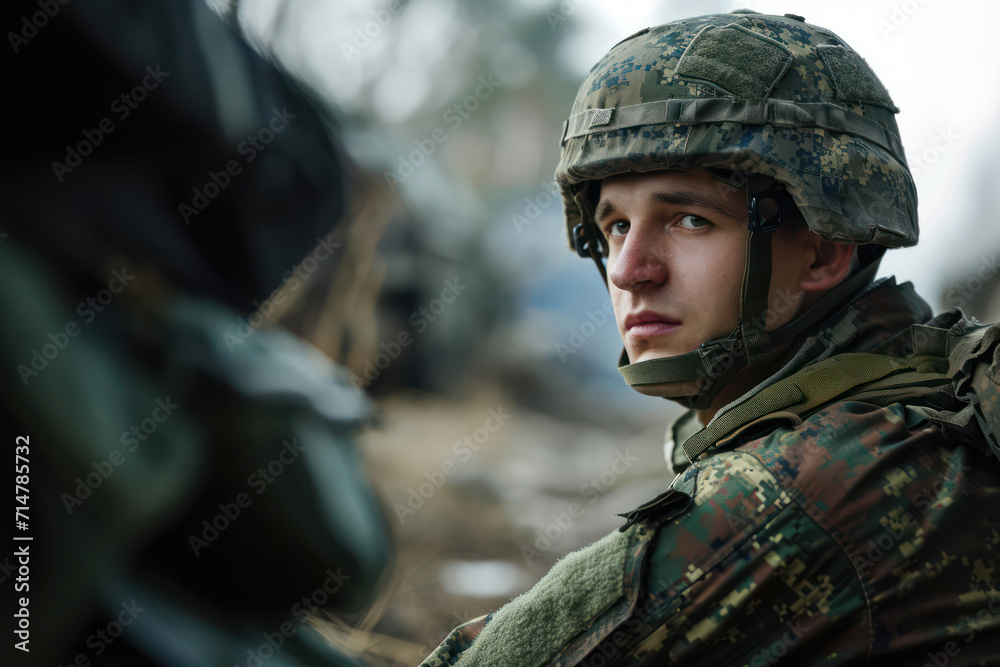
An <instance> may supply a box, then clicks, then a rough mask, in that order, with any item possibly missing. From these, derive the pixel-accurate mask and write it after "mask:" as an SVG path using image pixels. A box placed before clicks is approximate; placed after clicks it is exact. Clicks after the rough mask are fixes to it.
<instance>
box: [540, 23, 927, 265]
mask: <svg viewBox="0 0 1000 667" xmlns="http://www.w3.org/2000/svg"><path fill="white" fill-rule="evenodd" d="M898 111H899V109H897V108H896V106H895V105H894V104H893V102H892V99H891V98H890V97H889V93H888V91H886V89H885V87H884V86H883V85H882V83H881V82H880V81H879V80H878V78H877V77H876V75H875V73H874V72H873V71H872V70H871V68H870V67H869V66H868V64H867V63H866V62H865V61H864V60H863V59H862V58H861V56H859V55H858V54H857V53H856V52H855V51H854V50H852V49H851V48H850V47H849V46H848V45H847V44H846V43H845V42H844V41H843V40H842V39H840V38H839V37H837V36H836V35H835V34H833V33H832V32H830V31H828V30H826V29H824V28H821V27H819V26H814V25H811V24H808V23H805V21H804V20H803V19H802V18H801V17H799V16H795V15H792V14H786V15H785V16H770V15H764V14H758V13H756V12H753V11H751V10H746V9H743V10H737V11H734V12H732V13H731V14H715V15H710V16H700V17H696V18H691V19H685V20H682V21H676V22H674V23H668V24H666V25H661V26H658V27H655V28H646V29H645V30H641V31H639V32H637V33H636V34H634V35H632V36H631V37H628V38H626V39H625V40H623V41H621V42H619V43H618V44H617V45H615V46H614V47H613V48H612V49H611V51H609V52H608V54H607V55H605V56H604V57H603V58H602V59H601V60H600V62H598V63H597V64H596V65H595V66H594V67H593V69H591V71H590V74H589V75H588V76H587V78H586V79H585V80H584V82H583V84H582V85H581V86H580V91H579V93H578V94H577V97H576V100H575V102H574V103H573V111H572V114H571V115H570V117H569V120H568V121H566V122H565V123H564V124H563V133H562V140H561V144H562V155H561V159H560V161H559V165H558V167H557V168H556V174H555V177H556V181H557V182H558V184H559V187H560V190H561V192H562V196H563V203H564V206H565V211H566V223H567V227H568V230H569V232H570V246H571V247H575V245H576V244H575V243H574V236H573V230H574V228H576V226H577V225H578V224H580V223H582V222H585V220H584V216H583V215H582V213H583V212H582V211H581V202H580V201H578V198H577V196H576V195H577V192H578V191H579V189H580V188H579V186H581V185H583V184H586V183H588V182H591V181H599V180H601V179H603V178H607V177H609V176H614V175H616V174H623V173H627V172H646V171H653V170H658V169H667V168H682V169H683V168H697V167H719V168H724V169H728V170H734V171H742V172H747V173H757V174H762V175H765V176H769V177H771V178H773V179H774V180H776V181H778V182H780V183H783V184H784V186H785V189H786V190H787V191H788V192H789V194H790V195H791V197H792V199H793V200H794V202H795V204H796V206H797V207H798V209H799V211H800V212H801V214H802V216H803V217H804V219H805V221H806V223H807V224H808V225H809V228H810V229H811V230H813V231H814V232H816V233H818V234H820V235H821V236H823V237H824V238H826V239H829V240H831V241H839V242H843V243H855V244H876V245H880V246H885V247H890V248H894V247H904V246H911V245H915V244H916V242H917V194H916V188H915V186H914V183H913V177H912V176H911V174H910V170H909V168H908V167H907V164H906V158H905V156H904V153H903V146H902V143H901V141H900V138H899V129H898V127H897V125H896V120H895V118H894V114H896V113H897V112H898ZM583 206H586V199H583ZM596 240H597V241H598V242H600V239H599V238H597V239H596Z"/></svg>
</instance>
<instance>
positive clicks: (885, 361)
mask: <svg viewBox="0 0 1000 667" xmlns="http://www.w3.org/2000/svg"><path fill="white" fill-rule="evenodd" d="M946 371H947V360H945V359H942V358H940V357H934V356H929V355H920V356H913V357H909V358H899V357H893V356H889V355H885V354H875V353H870V352H854V353H845V354H838V355H836V356H833V357H830V358H829V359H825V360H824V361H820V362H818V363H815V364H812V365H810V366H807V367H806V368H804V369H802V370H801V371H799V372H798V373H795V374H794V375H791V376H789V377H787V378H785V379H784V380H780V381H778V382H776V383H774V384H773V385H770V386H769V387H765V388H764V389H762V390H761V391H760V393H759V394H757V396H755V397H754V398H753V399H751V400H749V401H745V402H744V403H741V404H740V405H738V406H736V407H735V408H733V409H732V410H729V411H728V412H726V413H724V414H722V415H720V416H719V417H718V418H717V419H715V420H714V421H713V422H712V423H711V424H709V425H708V426H706V427H705V428H704V429H702V430H701V431H699V432H698V433H696V434H695V435H693V436H692V437H691V438H689V439H688V440H687V441H686V442H685V443H684V445H683V447H684V452H685V453H686V454H687V455H688V458H689V459H691V460H692V461H693V460H694V459H696V458H697V457H698V456H700V455H701V454H702V453H704V452H705V451H706V450H708V449H709V448H710V447H712V446H713V445H721V444H728V442H730V441H731V440H732V439H733V437H734V436H735V435H737V434H738V432H739V431H740V430H742V427H745V426H747V425H750V424H754V423H758V422H759V421H760V420H761V419H762V418H764V417H767V416H768V415H772V414H774V413H779V412H780V413H782V416H783V417H793V418H798V420H800V421H801V420H802V419H804V418H806V417H807V416H808V415H811V414H812V413H813V412H815V411H816V410H818V409H819V408H820V407H822V406H823V405H826V404H827V403H830V402H831V401H834V400H848V399H850V400H861V401H866V402H868V403H874V404H876V405H889V404H891V403H895V402H897V401H901V400H912V399H914V398H918V397H922V396H926V395H928V394H931V393H936V392H940V391H941V388H942V386H944V385H947V383H948V376H947V374H946Z"/></svg>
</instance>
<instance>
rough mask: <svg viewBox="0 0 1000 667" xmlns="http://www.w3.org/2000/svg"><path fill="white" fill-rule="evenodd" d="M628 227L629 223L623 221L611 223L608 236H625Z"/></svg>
mask: <svg viewBox="0 0 1000 667" xmlns="http://www.w3.org/2000/svg"><path fill="white" fill-rule="evenodd" d="M630 227H631V223H628V222H625V221H624V220H619V221H618V222H613V223H611V226H610V227H608V236H625V235H626V234H628V230H629V228H630Z"/></svg>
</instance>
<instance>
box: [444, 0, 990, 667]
mask: <svg viewBox="0 0 1000 667" xmlns="http://www.w3.org/2000/svg"><path fill="white" fill-rule="evenodd" d="M897 111H898V109H897V108H896V107H895V105H894V104H893V102H892V100H891V98H890V97H889V94H888V92H887V91H886V89H885V88H884V87H883V85H882V84H881V83H880V82H879V80H878V78H877V77H876V76H875V74H874V73H873V72H872V71H871V69H870V68H869V67H868V65H867V64H866V63H865V61H864V60H863V59H862V58H861V57H860V56H859V55H858V54H857V53H856V52H855V51H853V50H852V49H851V48H850V47H849V46H848V45H846V44H845V43H844V42H843V40H841V39H840V38H839V37H837V36H836V35H835V34H833V33H831V32H830V31H828V30H825V29H823V28H820V27H817V26H813V25H810V24H808V23H806V22H805V20H804V19H803V18H802V17H800V16H795V15H791V14H786V15H785V16H768V15H762V14H758V13H756V12H752V11H749V10H740V11H736V12H733V13H731V14H721V15H712V16H703V17H697V18H692V19H687V20H683V21H678V22H675V23H671V24H667V25H663V26H659V27H656V28H648V29H646V30H642V31H640V32H638V33H636V34H634V35H632V36H631V37H629V38H627V39H625V40H624V41H622V42H620V43H619V44H617V45H616V46H615V47H613V48H612V50H611V51H610V52H609V53H608V54H607V55H606V56H605V57H604V58H603V59H602V60H601V61H600V62H599V63H598V64H597V65H596V66H595V67H594V68H593V69H592V70H591V72H590V74H589V75H588V76H587V78H586V80H585V81H584V83H583V85H582V86H581V88H580V92H579V93H578V95H577V99H576V101H575V103H574V108H573V113H572V114H571V115H570V117H569V120H568V121H567V123H566V124H565V125H564V130H563V137H562V159H561V161H560V164H559V166H558V168H557V171H556V179H557V181H558V182H559V184H560V186H561V189H562V193H563V198H564V203H565V209H566V218H567V223H568V227H569V230H570V239H571V245H572V246H573V247H574V248H575V249H576V250H577V251H578V252H579V253H580V254H581V255H582V256H584V257H590V258H592V259H593V260H594V261H595V263H596V264H597V267H598V269H599V270H600V272H601V275H602V277H604V278H605V281H606V284H607V287H608V290H609V291H610V293H611V300H612V304H613V306H614V311H615V316H616V321H617V323H618V328H619V332H620V333H621V335H622V339H623V341H624V350H623V353H622V357H621V360H620V362H619V366H620V370H621V372H622V374H623V376H624V377H625V379H626V381H627V382H628V383H629V384H630V385H631V386H632V387H633V388H635V389H637V390H638V391H640V392H642V393H645V394H651V395H658V396H663V397H665V398H669V399H671V400H674V401H677V402H679V403H681V404H682V405H684V406H686V407H687V408H689V410H688V412H686V413H685V414H684V415H683V416H682V417H680V418H679V419H678V420H677V422H676V423H675V424H673V425H672V426H671V428H670V429H669V431H668V434H667V443H666V454H667V463H668V465H669V466H671V467H672V468H673V469H674V471H675V472H677V473H678V474H677V477H676V478H675V479H674V481H673V482H672V483H671V484H670V486H669V488H668V489H667V490H666V491H665V492H664V493H662V494H661V495H660V496H658V497H657V498H654V499H652V500H651V501H649V502H648V503H646V504H644V505H643V506H641V507H639V508H637V509H636V510H634V511H632V512H630V513H628V514H627V515H623V516H625V517H626V519H627V521H626V524H625V525H624V526H622V528H621V529H620V530H619V531H615V532H614V533H612V534H611V535H608V536H606V537H605V538H603V539H601V540H600V541H598V542H596V543H594V544H592V545H591V546H589V547H587V548H585V549H582V550H580V551H577V552H574V553H572V554H570V555H568V556H566V557H565V558H563V559H562V560H561V561H560V562H559V563H557V564H556V565H555V566H554V567H553V568H552V571H551V572H550V573H549V574H548V575H547V576H546V577H545V578H544V579H543V580H542V581H541V582H540V583H539V584H538V585H536V586H535V587H534V588H533V589H531V590H530V591H528V592H527V593H525V594H524V595H522V596H521V597H519V598H517V599H515V600H514V601H512V602H510V603H509V604H508V605H506V606H505V607H503V608H501V609H500V610H498V611H497V612H495V613H493V614H490V615H487V616H485V617H483V618H480V619H477V620H475V621H472V622H470V623H468V624H466V625H465V626H462V627H460V628H458V629H457V630H456V631H455V632H454V633H453V634H452V635H451V636H450V637H449V638H448V639H447V640H445V642H443V643H442V645H441V646H440V647H439V648H438V649H437V650H436V651H435V652H434V653H433V654H432V655H431V656H430V657H429V658H428V659H427V660H426V661H425V662H424V665H428V666H437V665H477V666H482V665H518V666H521V665H525V666H526V665H563V666H565V665H593V666H594V667H599V666H604V665H640V664H643V665H645V664H656V665H659V664H678V665H694V664H697V665H752V666H756V665H773V664H788V665H805V664H809V665H817V664H824V665H825V664H861V663H876V664H892V665H925V664H931V665H938V666H940V665H944V664H946V663H947V664H950V665H956V664H961V665H971V664H1000V633H998V628H1000V594H998V593H997V583H998V580H1000V575H998V574H997V566H998V562H997V561H998V554H1000V546H998V545H1000V512H998V510H997V509H996V500H997V499H998V498H1000V495H998V494H1000V485H998V483H997V479H998V475H997V470H998V469H997V467H996V464H997V460H996V457H997V455H998V452H1000V448H998V447H997V439H996V436H995V434H996V433H1000V429H998V425H1000V424H998V421H1000V420H998V413H1000V393H998V389H997V383H996V380H995V378H997V377H998V374H997V372H996V371H997V366H996V364H995V363H994V362H993V356H994V353H995V352H997V351H998V348H997V339H998V338H1000V331H998V330H1000V328H998V327H995V326H994V327H982V326H979V325H978V323H976V322H974V321H971V320H969V319H967V318H965V316H964V315H963V314H962V313H961V311H959V310H957V309H953V310H950V311H948V312H946V313H943V314H941V315H939V316H937V317H932V313H931V311H930V308H929V306H928V305H927V303H926V302H924V301H923V300H922V299H921V298H920V297H919V296H918V295H917V294H916V293H915V292H914V290H913V288H912V286H911V285H910V284H908V283H907V284H903V285H897V284H896V282H895V280H894V279H892V278H888V279H881V280H877V281H874V282H873V280H874V277H875V273H876V271H877V268H878V264H879V261H880V258H881V256H882V254H883V252H884V251H885V249H886V248H891V247H902V246H910V245H913V244H915V243H916V242H917V219H916V191H915V188H914V183H913V179H912V177H911V174H910V172H909V169H908V167H907V164H906V159H905V157H904V154H903V148H902V144H901V142H900V139H899V133H898V129H897V126H896V122H895V119H894V114H895V113H896V112H897ZM991 364H992V367H991Z"/></svg>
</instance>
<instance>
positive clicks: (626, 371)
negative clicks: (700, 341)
mask: <svg viewBox="0 0 1000 667" xmlns="http://www.w3.org/2000/svg"><path fill="white" fill-rule="evenodd" d="M622 355H623V356H624V355H625V353H624V352H623V353H622ZM620 361H621V360H619V362H620ZM666 362H669V363H666ZM625 363H626V364H627V365H625V366H621V367H620V368H619V369H618V370H619V371H620V372H621V374H622V377H624V378H625V382H627V383H628V385H629V386H630V387H631V386H636V385H647V384H671V383H674V382H695V381H697V380H700V379H703V378H704V377H705V372H706V370H707V369H706V368H705V359H704V357H703V356H702V355H701V354H700V353H699V351H698V350H694V351H692V352H688V353H686V354H681V355H678V356H676V357H661V358H659V359H647V360H646V361H640V362H637V363H634V364H629V363H628V358H627V357H626V358H625Z"/></svg>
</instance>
